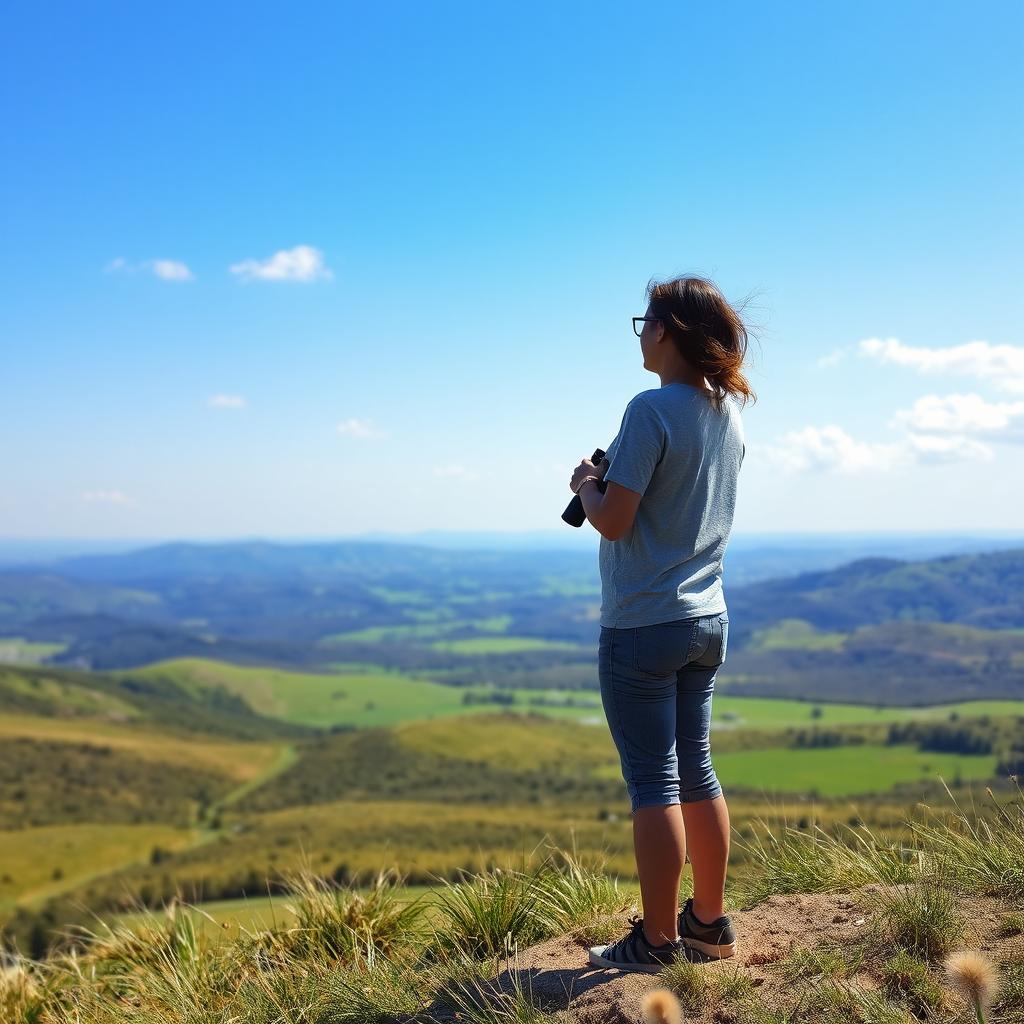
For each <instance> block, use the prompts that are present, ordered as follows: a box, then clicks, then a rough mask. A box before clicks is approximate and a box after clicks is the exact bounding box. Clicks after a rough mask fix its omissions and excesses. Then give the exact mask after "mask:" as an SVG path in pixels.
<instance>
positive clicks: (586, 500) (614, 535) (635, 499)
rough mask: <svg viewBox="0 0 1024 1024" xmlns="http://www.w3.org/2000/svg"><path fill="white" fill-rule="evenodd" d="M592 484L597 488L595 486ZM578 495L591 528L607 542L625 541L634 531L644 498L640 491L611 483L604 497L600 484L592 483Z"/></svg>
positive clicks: (584, 486) (587, 484)
mask: <svg viewBox="0 0 1024 1024" xmlns="http://www.w3.org/2000/svg"><path fill="white" fill-rule="evenodd" d="M591 484H594V486H593V487H591V486H590V485H591ZM578 493H579V496H580V501H582V502H583V511H584V512H586V514H587V519H589V520H590V525H591V526H593V527H594V529H595V530H597V532H598V533H599V534H601V536H602V537H604V539H605V540H613V541H614V540H621V539H622V538H623V537H625V536H626V534H627V533H629V531H630V530H632V529H633V520H634V519H635V518H636V510H637V509H638V508H639V507H640V499H641V497H642V495H640V494H637V492H636V491H631V490H630V489H629V488H628V487H623V486H622V484H617V483H615V481H614V480H609V481H608V490H606V491H605V492H604V494H602V493H601V492H600V491H599V490H598V488H597V484H595V483H594V481H593V480H588V481H587V482H586V483H585V484H584V485H583V486H582V487H581V488H580V489H579V492H578Z"/></svg>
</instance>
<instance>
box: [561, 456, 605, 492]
mask: <svg viewBox="0 0 1024 1024" xmlns="http://www.w3.org/2000/svg"><path fill="white" fill-rule="evenodd" d="M607 470H608V460H607V459H601V461H600V462H599V463H598V464H597V465H596V466H595V465H594V463H592V462H591V461H590V459H584V460H583V461H582V462H581V463H580V464H579V465H578V466H577V467H576V468H575V469H574V470H573V471H572V479H571V480H570V481H569V490H570V491H572V492H573V493H574V494H575V493H576V488H577V487H579V485H580V481H581V480H584V479H586V478H587V477H588V476H596V477H597V478H598V479H599V480H603V479H604V474H605V472H607Z"/></svg>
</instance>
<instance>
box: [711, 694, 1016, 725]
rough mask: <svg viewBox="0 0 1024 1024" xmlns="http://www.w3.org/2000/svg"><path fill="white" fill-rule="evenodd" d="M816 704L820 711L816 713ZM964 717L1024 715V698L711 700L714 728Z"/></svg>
mask: <svg viewBox="0 0 1024 1024" xmlns="http://www.w3.org/2000/svg"><path fill="white" fill-rule="evenodd" d="M814 708H819V709H820V711H821V714H820V715H819V716H817V717H815V714H814ZM953 713H955V714H957V715H959V716H960V717H961V718H979V717H981V716H982V715H991V716H992V717H993V718H998V717H1003V716H1007V715H1024V701H1019V700H969V701H960V702H958V703H954V704H930V705H927V706H924V707H891V708H879V707H875V706H874V705H869V704H829V703H825V702H822V701H814V700H784V699H779V698H775V697H732V696H730V695H729V694H727V693H718V692H716V693H715V695H714V698H713V700H712V718H711V723H712V729H715V728H718V729H723V728H730V729H738V728H743V727H746V728H759V729H773V728H777V729H784V728H787V727H788V726H807V725H812V724H815V723H817V724H818V725H822V726H828V725H862V724H870V723H872V722H882V723H889V722H909V721H928V722H935V721H945V720H947V719H948V718H949V716H950V714H953Z"/></svg>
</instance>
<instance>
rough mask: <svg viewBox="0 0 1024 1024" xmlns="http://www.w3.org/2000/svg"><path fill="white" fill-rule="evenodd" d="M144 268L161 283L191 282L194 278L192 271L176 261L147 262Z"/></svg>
mask: <svg viewBox="0 0 1024 1024" xmlns="http://www.w3.org/2000/svg"><path fill="white" fill-rule="evenodd" d="M145 266H146V267H148V268H149V269H150V270H152V271H153V273H154V274H156V276H157V277H159V278H160V279H161V280H162V281H191V280H193V278H194V277H195V275H194V274H193V273H192V271H191V270H189V269H188V267H186V266H185V264H184V263H179V262H178V260H147V261H146V263H145Z"/></svg>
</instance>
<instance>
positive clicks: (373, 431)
mask: <svg viewBox="0 0 1024 1024" xmlns="http://www.w3.org/2000/svg"><path fill="white" fill-rule="evenodd" d="M337 430H338V433H339V434H347V435H348V436H349V437H386V436H387V435H386V434H385V433H384V431H382V430H379V429H377V428H376V427H375V426H374V425H373V423H372V421H370V420H360V419H356V418H355V417H352V418H350V419H347V420H343V421H342V422H341V423H339V424H338V427H337Z"/></svg>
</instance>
